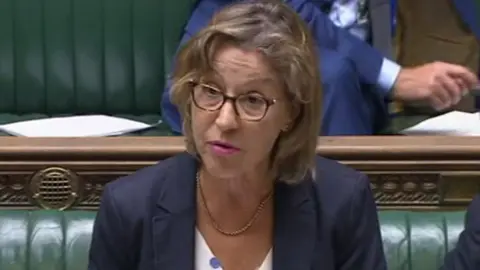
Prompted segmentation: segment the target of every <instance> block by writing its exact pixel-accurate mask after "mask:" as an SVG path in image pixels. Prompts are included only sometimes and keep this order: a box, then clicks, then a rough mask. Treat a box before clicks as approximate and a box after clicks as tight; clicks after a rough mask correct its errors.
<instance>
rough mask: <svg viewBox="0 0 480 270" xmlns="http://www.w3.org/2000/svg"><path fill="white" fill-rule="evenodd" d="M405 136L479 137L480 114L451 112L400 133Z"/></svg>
mask: <svg viewBox="0 0 480 270" xmlns="http://www.w3.org/2000/svg"><path fill="white" fill-rule="evenodd" d="M402 133H403V134H406V135H450V136H480V114H479V113H467V112H460V111H452V112H449V113H446V114H443V115H440V116H437V117H433V118H430V119H427V120H425V121H423V122H420V123H418V124H417V125H415V126H412V127H409V128H406V129H404V130H403V131H402Z"/></svg>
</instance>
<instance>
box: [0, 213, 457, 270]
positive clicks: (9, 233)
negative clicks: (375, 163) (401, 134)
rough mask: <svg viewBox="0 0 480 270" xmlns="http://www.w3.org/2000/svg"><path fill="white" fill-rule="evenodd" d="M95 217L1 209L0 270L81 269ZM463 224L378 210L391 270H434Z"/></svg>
mask: <svg viewBox="0 0 480 270" xmlns="http://www.w3.org/2000/svg"><path fill="white" fill-rule="evenodd" d="M94 217H95V212H93V211H92V212H87V211H66V212H56V211H47V210H36V211H14V210H4V211H0V269H2V270H3V269H5V270H7V269H8V270H27V269H31V270H85V269H86V267H87V259H88V249H89V244H90V239H91V230H92V225H93V219H94ZM463 220H464V212H402V211H381V212H380V222H381V230H382V235H383V239H384V240H383V242H384V246H385V253H386V256H387V260H388V263H389V269H391V270H420V269H421V270H430V269H432V270H437V269H438V268H439V267H440V265H441V264H442V261H443V257H444V255H445V253H446V252H447V251H448V250H450V249H451V248H452V247H454V245H455V243H456V240H457V237H458V235H459V233H460V232H461V230H462V229H463ZM319 256H321V254H319Z"/></svg>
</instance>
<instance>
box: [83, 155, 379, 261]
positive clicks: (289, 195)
mask: <svg viewBox="0 0 480 270" xmlns="http://www.w3.org/2000/svg"><path fill="white" fill-rule="evenodd" d="M196 171H197V161H196V159H195V158H194V157H193V156H191V155H190V154H187V153H184V154H180V155H177V156H174V157H172V158H169V159H167V160H164V161H161V162H159V163H158V164H156V165H154V166H151V167H147V168H145V169H142V170H140V171H138V172H136V173H134V174H132V175H130V176H126V177H124V178H121V179H119V180H116V181H114V182H112V183H109V184H108V185H107V186H106V187H105V190H104V192H103V195H102V202H101V205H100V209H99V211H98V214H97V217H96V220H95V224H94V229H93V238H92V243H91V248H90V257H89V266H88V269H89V270H105V269H115V270H135V269H141V270H154V269H155V270H179V269H181V270H189V269H192V270H193V269H194V259H195V257H194V256H195V255H194V254H195V253H194V247H195V243H194V242H195V226H196V192H195V191H196V184H195V174H196ZM316 174H317V180H316V181H315V182H313V181H311V180H305V181H304V182H302V183H301V184H298V185H295V186H292V185H286V184H281V183H278V184H276V187H275V198H274V205H275V206H274V209H275V210H274V211H275V220H274V224H275V225H274V226H275V228H274V240H273V269H275V270H292V269H295V270H312V269H313V270H316V269H318V270H320V269H321V270H385V269H387V268H386V262H385V257H384V253H383V247H382V239H381V236H380V229H379V224H378V218H377V211H376V204H375V201H374V199H373V196H372V192H371V190H370V185H369V180H368V179H367V177H365V176H364V175H362V174H360V173H358V172H356V171H355V170H353V169H350V168H348V167H346V166H344V165H341V164H339V163H337V162H335V161H332V160H328V159H325V158H321V157H318V159H317V170H316ZM309 179H311V178H310V177H309Z"/></svg>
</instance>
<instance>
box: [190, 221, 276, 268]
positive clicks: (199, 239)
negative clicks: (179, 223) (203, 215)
mask: <svg viewBox="0 0 480 270" xmlns="http://www.w3.org/2000/svg"><path fill="white" fill-rule="evenodd" d="M195 270H223V268H222V266H221V265H220V262H219V261H218V260H217V259H216V258H215V255H213V252H212V251H211V250H210V247H209V246H208V244H207V242H206V241H205V238H203V235H202V234H201V233H200V231H199V230H197V229H195ZM256 270H272V250H271V249H270V251H269V252H268V254H267V257H265V260H263V263H262V265H260V267H258V268H257V269H256Z"/></svg>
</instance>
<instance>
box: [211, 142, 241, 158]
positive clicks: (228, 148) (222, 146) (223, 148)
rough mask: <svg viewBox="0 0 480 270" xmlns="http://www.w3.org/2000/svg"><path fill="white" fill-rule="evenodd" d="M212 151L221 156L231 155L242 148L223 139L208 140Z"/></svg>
mask: <svg viewBox="0 0 480 270" xmlns="http://www.w3.org/2000/svg"><path fill="white" fill-rule="evenodd" d="M208 144H209V145H210V147H211V149H212V151H213V152H214V153H215V154H217V155H219V156H229V155H233V154H236V153H238V152H240V148H238V147H236V146H234V145H232V144H229V143H226V142H222V141H211V142H208Z"/></svg>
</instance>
